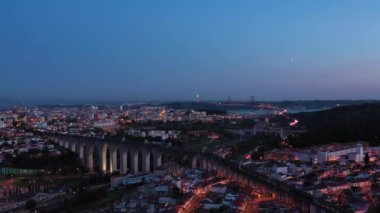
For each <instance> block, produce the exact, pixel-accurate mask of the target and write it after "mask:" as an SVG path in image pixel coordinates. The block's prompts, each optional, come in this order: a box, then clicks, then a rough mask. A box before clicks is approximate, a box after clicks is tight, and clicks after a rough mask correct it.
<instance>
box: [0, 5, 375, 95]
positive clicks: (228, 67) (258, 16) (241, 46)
mask: <svg viewBox="0 0 380 213" xmlns="http://www.w3.org/2000/svg"><path fill="white" fill-rule="evenodd" d="M379 11H380V1H379V0H374V1H366V0H362V1H358V0H277V1H271V0H262V1H254V0H247V1H237V0H228V1H223V0H215V1H207V0H199V1H196V0H191V1H181V0H173V1H165V0H162V1H159V0H152V1H140V0H139V1H95V0H88V1H82V0H80V1H78V0H73V1H67V0H65V1H63V0H62V1H52V0H46V1H17V0H8V1H1V2H0V76H1V78H0V79H1V82H0V98H11V99H17V100H43V99H65V100H77V99H89V100H92V99H94V100H95V99H96V100H104V101H108V100H110V101H112V100H125V101H133V100H193V99H194V97H195V95H196V94H199V95H200V97H201V99H203V100H216V99H227V97H228V96H231V97H232V99H234V100H237V99H240V100H248V99H249V97H250V96H251V95H255V96H256V98H257V99H259V100H285V99H291V100H295V99H379V98H380V12H379Z"/></svg>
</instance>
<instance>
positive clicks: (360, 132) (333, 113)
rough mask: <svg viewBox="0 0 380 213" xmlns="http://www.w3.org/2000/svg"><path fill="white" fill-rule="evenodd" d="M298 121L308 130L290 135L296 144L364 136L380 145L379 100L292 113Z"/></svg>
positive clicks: (359, 138)
mask: <svg viewBox="0 0 380 213" xmlns="http://www.w3.org/2000/svg"><path fill="white" fill-rule="evenodd" d="M294 117H296V118H297V119H298V120H299V125H300V126H303V127H306V128H307V129H309V130H310V131H309V132H307V133H305V134H303V135H301V136H299V137H292V138H289V140H290V142H291V144H293V145H294V146H296V147H304V146H309V145H317V144H325V143H331V142H353V141H357V140H364V141H368V142H370V144H371V145H380V104H378V103H374V104H362V105H350V106H344V107H337V108H333V109H330V110H325V111H318V112H310V113H299V114H295V115H294Z"/></svg>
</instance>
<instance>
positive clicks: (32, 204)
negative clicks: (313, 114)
mask: <svg viewBox="0 0 380 213" xmlns="http://www.w3.org/2000/svg"><path fill="white" fill-rule="evenodd" d="M36 206H37V202H36V201H35V200H33V199H30V200H28V201H26V203H25V208H26V209H27V210H31V209H33V208H34V207H36Z"/></svg>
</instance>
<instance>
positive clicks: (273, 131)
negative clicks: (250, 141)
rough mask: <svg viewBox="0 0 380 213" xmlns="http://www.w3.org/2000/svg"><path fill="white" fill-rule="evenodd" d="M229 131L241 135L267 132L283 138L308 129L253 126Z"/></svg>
mask: <svg viewBox="0 0 380 213" xmlns="http://www.w3.org/2000/svg"><path fill="white" fill-rule="evenodd" d="M227 131H229V132H230V133H232V134H235V135H240V136H244V135H258V134H267V135H277V136H279V137H281V138H286V137H288V136H291V135H295V134H302V133H305V132H306V130H292V129H283V128H277V129H263V128H253V129H239V130H227Z"/></svg>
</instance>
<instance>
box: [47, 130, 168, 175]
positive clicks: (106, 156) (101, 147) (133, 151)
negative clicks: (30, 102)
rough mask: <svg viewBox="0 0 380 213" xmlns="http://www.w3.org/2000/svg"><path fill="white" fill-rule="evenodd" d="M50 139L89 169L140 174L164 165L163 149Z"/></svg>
mask: <svg viewBox="0 0 380 213" xmlns="http://www.w3.org/2000/svg"><path fill="white" fill-rule="evenodd" d="M50 139H51V140H53V141H55V142H56V143H58V144H59V145H60V146H62V147H65V148H67V149H70V150H71V151H73V152H76V153H77V154H78V156H79V158H80V159H81V161H82V162H83V163H85V164H86V166H87V168H88V169H90V170H94V169H98V170H100V171H103V172H115V171H119V172H120V173H121V174H125V173H127V172H128V173H132V174H139V173H149V172H152V171H154V170H156V169H157V168H159V167H161V164H162V158H163V151H162V149H161V147H160V146H150V145H138V144H128V143H115V142H105V141H89V140H88V139H72V138H69V137H68V138H64V137H50ZM95 167H98V168H95Z"/></svg>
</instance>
